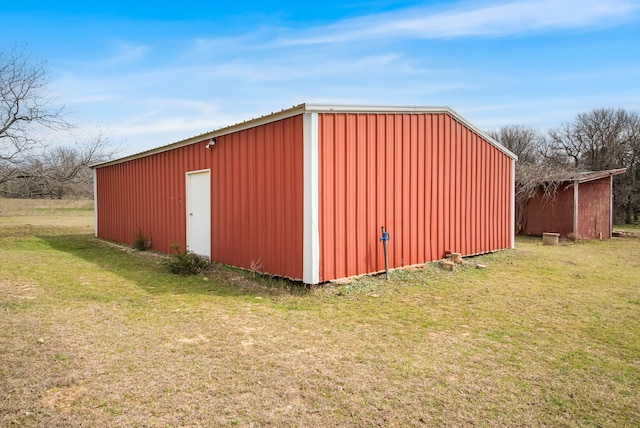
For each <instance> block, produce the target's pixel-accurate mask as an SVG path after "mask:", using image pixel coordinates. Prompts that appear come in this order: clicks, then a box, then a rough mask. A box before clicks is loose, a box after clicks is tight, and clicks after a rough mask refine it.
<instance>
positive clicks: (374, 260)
mask: <svg viewBox="0 0 640 428" xmlns="http://www.w3.org/2000/svg"><path fill="white" fill-rule="evenodd" d="M319 157H320V159H319V165H320V179H319V183H320V184H319V186H320V188H319V191H320V202H319V205H320V225H319V229H320V280H321V281H328V280H331V279H336V278H341V277H346V276H352V275H358V274H363V273H370V272H376V271H380V270H382V269H384V259H383V252H382V245H381V244H380V241H379V237H380V227H381V226H385V227H386V229H387V231H389V232H390V234H391V241H390V242H389V264H390V266H391V267H401V266H407V265H412V264H418V263H423V262H425V261H430V260H436V259H439V258H441V257H443V256H444V253H445V250H451V251H456V252H461V253H462V254H464V255H470V254H476V253H482V252H487V251H493V250H497V249H503V248H509V247H510V246H511V230H510V227H511V195H512V184H511V168H512V162H511V159H510V158H509V157H507V156H506V155H505V154H504V153H502V152H500V151H499V150H498V149H496V148H495V147H494V146H492V145H490V144H488V143H487V142H486V141H485V140H483V139H482V138H481V137H480V136H479V135H478V134H476V133H475V132H472V131H471V130H469V129H468V128H467V127H465V126H463V124H461V123H459V122H457V121H456V120H454V119H453V118H452V117H451V116H449V115H447V114H429V113H422V114H355V113H354V114H343V113H337V114H332V113H322V114H319Z"/></svg>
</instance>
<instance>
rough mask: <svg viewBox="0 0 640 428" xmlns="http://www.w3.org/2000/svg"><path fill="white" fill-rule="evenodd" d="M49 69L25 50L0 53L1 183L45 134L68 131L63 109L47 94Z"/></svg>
mask: <svg viewBox="0 0 640 428" xmlns="http://www.w3.org/2000/svg"><path fill="white" fill-rule="evenodd" d="M47 83H48V82H47V69H46V67H45V65H44V64H43V63H31V62H30V61H29V58H28V57H27V55H26V54H25V52H24V50H15V49H14V50H13V51H11V52H2V51H0V174H1V175H0V183H2V182H3V181H6V180H7V179H9V178H10V177H11V176H12V174H15V173H16V169H15V168H9V167H8V166H10V165H15V164H18V163H21V162H24V160H25V159H26V157H27V156H28V155H29V154H30V151H31V150H32V149H33V148H35V147H36V146H37V145H38V142H39V141H38V136H39V134H40V132H41V131H42V130H67V129H69V128H70V126H71V125H70V124H69V123H68V122H67V121H66V120H65V119H64V115H63V109H62V108H61V107H55V106H54V105H53V99H52V98H51V97H50V96H49V95H48V94H47V93H46V85H47Z"/></svg>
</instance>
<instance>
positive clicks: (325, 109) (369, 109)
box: [91, 103, 518, 169]
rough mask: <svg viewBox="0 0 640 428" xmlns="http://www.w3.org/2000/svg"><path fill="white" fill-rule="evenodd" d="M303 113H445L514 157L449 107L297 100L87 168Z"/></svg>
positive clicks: (144, 155)
mask: <svg viewBox="0 0 640 428" xmlns="http://www.w3.org/2000/svg"><path fill="white" fill-rule="evenodd" d="M303 113H378V114H382V113H446V114H448V115H450V116H451V117H453V118H454V119H455V120H457V121H458V122H460V123H462V124H464V125H465V126H466V127H467V128H469V129H471V130H473V131H474V132H475V133H477V134H478V135H480V136H482V138H484V139H485V140H487V141H488V142H489V144H491V145H492V146H494V147H496V148H497V149H498V150H500V151H501V152H503V153H504V154H506V155H507V156H508V157H510V158H511V159H514V160H517V159H518V157H517V156H516V155H515V154H514V153H512V152H511V151H510V150H509V149H507V148H506V147H504V146H503V145H502V144H500V143H498V142H497V141H496V140H494V139H493V138H491V136H489V135H488V134H487V133H486V132H484V131H482V130H481V129H480V128H478V127H477V126H475V125H473V124H472V123H471V122H469V121H467V120H466V119H465V118H464V117H462V116H460V115H459V114H458V113H456V112H455V111H454V110H452V109H451V108H450V107H447V106H443V107H419V106H362V105H332V104H306V103H304V104H299V105H297V106H293V107H291V108H288V109H285V110H282V111H279V112H276V113H271V114H268V115H265V116H261V117H258V118H255V119H250V120H247V121H244V122H241V123H237V124H235V125H231V126H227V127H224V128H220V129H216V130H213V131H210V132H205V133H204V134H200V135H195V136H193V137H190V138H187V139H184V140H181V141H177V142H175V143H171V144H167V145H164V146H160V147H156V148H154V149H150V150H146V151H143V152H139V153H135V154H132V155H129V156H125V157H123V158H120V159H115V160H111V161H107V162H102V163H97V164H93V165H91V168H94V169H95V168H102V167H106V166H110V165H115V164H119V163H123V162H127V161H130V160H134V159H139V158H143V157H147V156H151V155H154V154H157V153H162V152H166V151H169V150H174V149H177V148H180V147H184V146H189V145H191V144H196V143H199V142H202V141H204V140H208V139H211V138H216V137H220V136H223V135H227V134H231V133H233V132H238V131H243V130H245V129H249V128H253V127H256V126H260V125H264V124H267V123H271V122H276V121H278V120H282V119H287V118H289V117H293V116H296V115H299V114H303Z"/></svg>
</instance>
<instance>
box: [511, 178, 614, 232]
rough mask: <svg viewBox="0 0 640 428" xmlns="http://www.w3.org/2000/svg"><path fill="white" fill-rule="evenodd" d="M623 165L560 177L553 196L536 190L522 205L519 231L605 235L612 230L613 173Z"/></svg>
mask: <svg viewBox="0 0 640 428" xmlns="http://www.w3.org/2000/svg"><path fill="white" fill-rule="evenodd" d="M625 171H626V169H624V168H623V169H611V170H607V171H597V172H583V173H578V174H574V175H572V176H570V177H567V178H566V179H563V180H560V184H559V186H558V187H557V191H556V193H555V195H553V197H551V198H548V197H545V196H544V191H543V190H542V188H541V189H539V190H538V192H537V193H536V195H535V196H534V197H533V198H531V199H529V201H528V202H527V206H526V211H525V212H526V222H525V224H524V225H523V229H522V232H521V233H522V234H524V235H542V234H543V233H546V232H551V233H559V234H560V235H561V236H566V237H570V238H572V239H609V238H611V233H612V231H613V190H612V189H613V176H614V175H618V174H622V173H624V172H625Z"/></svg>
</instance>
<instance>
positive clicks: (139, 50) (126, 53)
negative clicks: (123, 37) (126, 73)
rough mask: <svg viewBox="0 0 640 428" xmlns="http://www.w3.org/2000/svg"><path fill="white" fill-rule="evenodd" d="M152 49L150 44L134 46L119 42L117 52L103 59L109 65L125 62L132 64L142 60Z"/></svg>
mask: <svg viewBox="0 0 640 428" xmlns="http://www.w3.org/2000/svg"><path fill="white" fill-rule="evenodd" d="M149 51H150V47H149V46H144V45H138V46H134V45H131V44H129V43H126V42H118V43H117V45H116V52H115V53H114V54H113V55H112V56H110V57H108V58H106V59H105V60H104V61H103V64H104V65H107V66H119V65H124V64H132V63H136V62H139V61H141V60H142V59H144V57H145V56H146V55H147V53H148V52H149Z"/></svg>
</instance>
